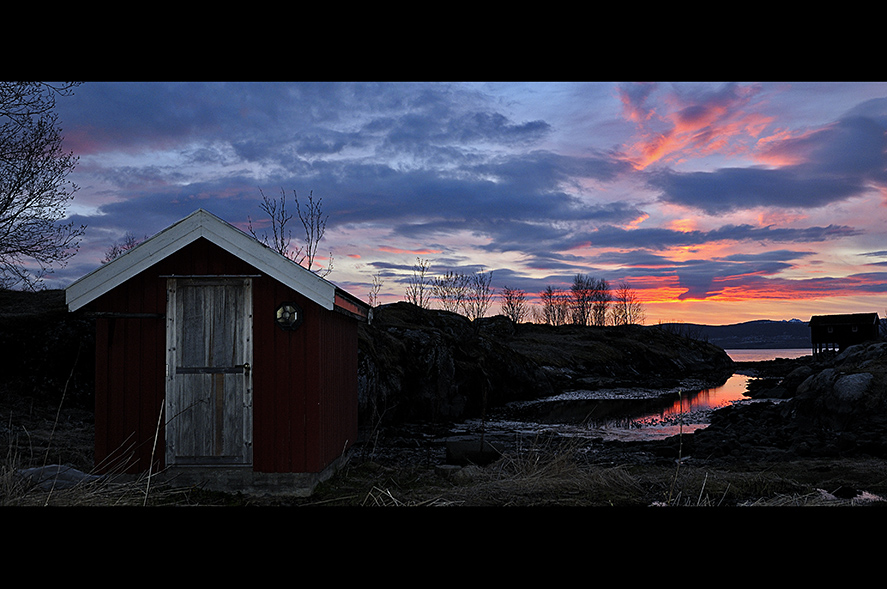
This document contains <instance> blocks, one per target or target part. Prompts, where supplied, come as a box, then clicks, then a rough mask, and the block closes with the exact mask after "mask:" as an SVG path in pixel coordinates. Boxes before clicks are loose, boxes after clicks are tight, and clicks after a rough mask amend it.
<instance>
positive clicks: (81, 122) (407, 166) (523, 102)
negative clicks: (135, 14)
mask: <svg viewBox="0 0 887 589" xmlns="http://www.w3.org/2000/svg"><path fill="white" fill-rule="evenodd" d="M58 112H59V118H60V125H61V127H62V129H63V134H64V136H65V146H66V149H69V150H71V151H73V152H74V154H75V155H77V156H79V163H78V165H77V168H76V169H75V171H74V173H73V174H72V175H71V176H70V179H71V180H72V181H73V182H74V183H75V184H77V185H78V186H79V187H80V188H79V190H78V191H77V192H76V194H75V198H74V200H73V201H72V204H71V205H70V206H69V210H68V212H69V213H70V214H71V220H73V221H75V222H76V223H78V224H79V223H82V224H85V225H87V229H86V234H85V237H84V240H83V242H82V246H81V248H80V251H79V253H78V254H77V255H76V256H75V257H74V258H73V259H72V260H71V262H69V264H68V265H67V267H65V268H62V269H58V270H56V272H55V273H54V274H53V275H51V276H50V278H49V279H48V280H47V281H46V284H47V286H48V287H51V288H57V287H64V286H67V285H68V284H69V283H70V282H71V281H73V280H75V279H77V278H79V277H80V276H82V275H84V274H86V273H88V272H90V271H91V270H93V269H95V268H96V267H98V265H99V264H100V261H101V259H102V257H103V256H104V255H105V253H106V251H107V250H108V248H109V247H110V246H111V245H112V244H113V243H114V242H115V241H117V240H119V239H121V238H122V237H123V236H124V234H126V233H127V232H130V233H132V234H134V235H135V236H136V237H139V238H143V237H145V236H150V235H153V234H154V233H156V232H158V231H160V230H162V229H164V228H165V227H167V226H169V225H171V224H172V223H174V222H176V221H178V220H179V219H181V218H183V217H185V216H186V215H188V214H190V213H191V212H193V211H194V210H196V209H198V208H204V209H206V210H208V211H210V212H211V213H213V214H215V215H217V216H219V217H221V218H222V219H224V220H226V221H228V222H230V223H232V224H233V225H235V226H237V227H240V228H242V229H246V228H247V222H248V218H251V219H252V220H253V225H254V226H255V227H256V228H258V229H259V230H260V231H261V223H262V222H264V221H265V218H264V215H263V213H262V212H261V210H260V209H259V205H260V203H261V193H260V190H261V191H264V193H265V194H266V195H268V196H270V197H278V196H279V195H280V192H281V189H283V190H284V191H286V193H287V194H288V195H289V196H291V195H292V192H293V190H295V191H297V193H298V194H299V196H300V200H304V199H306V198H307V196H308V193H309V192H311V191H313V194H314V197H315V198H322V199H323V206H324V211H325V212H326V213H327V214H329V221H328V224H327V231H326V235H325V238H324V241H323V242H322V244H321V247H320V250H321V252H323V253H324V254H326V253H327V252H329V251H330V250H331V251H332V254H333V271H332V273H331V274H330V275H329V276H328V279H329V280H331V281H332V282H334V283H336V284H337V285H339V286H341V287H342V288H344V289H345V290H348V291H349V292H351V293H352V294H354V295H357V296H359V297H361V298H363V299H364V300H366V299H367V294H368V293H369V291H370V288H371V286H372V282H373V275H376V274H378V275H380V276H381V277H382V280H383V289H382V295H381V297H380V298H381V302H393V301H397V300H403V299H404V291H405V287H406V284H405V281H406V278H407V277H408V276H409V275H410V274H411V273H412V268H413V266H414V264H415V263H416V258H417V257H420V258H422V259H423V260H428V262H429V264H430V271H431V273H432V274H443V273H445V272H446V271H448V270H453V271H457V272H464V273H471V272H474V271H476V270H478V269H481V268H482V269H484V270H486V271H492V272H493V275H492V285H493V287H495V288H496V289H497V290H501V288H502V287H503V286H508V287H511V288H517V289H522V290H524V291H526V292H527V293H528V295H535V293H538V292H539V291H541V290H543V289H544V288H545V287H546V285H552V286H554V287H563V288H568V287H569V285H570V284H571V283H572V280H573V277H574V276H575V275H576V274H577V273H582V274H588V275H590V276H594V277H600V278H605V279H606V280H608V281H609V282H610V284H611V285H617V284H619V283H620V282H623V281H624V282H627V283H628V284H629V285H630V286H631V287H632V288H634V289H635V290H636V292H637V294H638V296H639V297H640V299H641V300H642V301H643V303H644V306H645V308H646V315H647V318H646V323H647V324H648V325H649V324H655V323H658V322H660V321H661V322H666V321H689V322H695V323H706V324H712V325H723V324H728V323H736V322H741V321H748V320H753V319H774V320H781V319H791V318H799V319H802V320H805V321H806V320H808V319H809V318H810V316H811V315H815V314H820V313H850V312H878V313H879V314H881V315H882V316H883V315H884V313H885V311H887V223H885V221H887V165H885V164H887V151H885V144H887V135H885V132H887V83H881V82H878V83H869V82H865V83H864V82H763V83H757V82H741V83H731V82H726V83H715V82H680V83H673V82H665V81H661V82H652V83H634V82H632V83H622V82H564V83H556V82H490V83H486V82H470V83H461V82H410V83H406V82H372V83H370V82H360V83H345V82H319V83H300V82H293V83H290V82H261V83H259V82H241V83H203V82H200V83H197V82H177V83H160V82H144V83H142V82H107V83H105V82H86V83H84V84H83V85H82V86H80V87H78V88H77V89H76V91H75V94H74V96H72V97H67V98H61V99H60V100H59V103H58ZM293 229H294V232H296V233H298V231H297V230H299V227H298V226H295V227H293ZM498 309H499V304H498V301H496V302H495V303H494V305H493V307H492V308H491V313H496V312H498Z"/></svg>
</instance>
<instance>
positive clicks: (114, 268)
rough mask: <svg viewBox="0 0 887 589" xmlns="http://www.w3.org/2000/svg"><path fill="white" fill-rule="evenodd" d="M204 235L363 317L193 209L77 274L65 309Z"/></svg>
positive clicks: (324, 286)
mask: <svg viewBox="0 0 887 589" xmlns="http://www.w3.org/2000/svg"><path fill="white" fill-rule="evenodd" d="M200 238H204V239H207V240H209V241H210V242H212V243H214V244H215V245H217V246H219V247H220V248H222V249H224V250H225V251H227V252H229V253H231V254H233V255H235V256H237V257H238V258H240V259H241V260H243V261H245V262H247V263H248V264H250V265H251V266H253V267H254V268H256V269H257V270H259V271H260V272H263V273H265V274H267V275H268V276H270V277H272V278H274V279H275V280H277V281H278V282H281V283H282V284H284V285H286V286H288V287H290V288H292V289H293V290H295V291H297V292H299V293H301V294H302V295H304V296H305V297H307V298H308V299H309V300H311V301H313V302H315V303H317V304H318V305H320V306H321V307H323V308H324V309H327V310H333V309H336V308H341V309H342V310H345V311H348V312H349V313H352V314H355V315H358V316H361V317H364V318H366V317H367V315H368V311H369V306H368V305H366V304H365V303H363V302H362V301H360V300H359V299H357V298H355V297H353V296H352V295H350V294H348V293H347V292H345V291H344V290H342V289H340V288H339V287H337V286H336V285H335V284H333V283H332V282H329V281H328V280H326V279H324V278H322V277H320V276H318V275H317V274H315V273H313V272H311V271H309V270H307V269H306V268H304V267H302V266H300V265H299V264H297V263H295V262H294V261H292V260H290V259H289V258H287V257H286V256H283V255H281V254H279V253H277V252H276V251H274V250H273V249H271V248H269V247H268V246H266V245H264V244H263V243H261V242H259V241H258V240H256V239H255V238H253V237H252V236H250V235H247V234H246V233H244V232H243V231H241V230H240V229H237V228H236V227H234V226H233V225H231V224H229V223H227V222H225V221H223V220H222V219H220V218H218V217H216V216H215V215H213V214H211V213H209V212H207V211H206V210H204V209H199V210H197V211H194V212H193V213H191V214H190V215H188V216H187V217H185V218H184V219H182V220H180V221H178V222H177V223H174V224H173V225H170V226H169V227H167V228H166V229H164V230H163V231H161V232H159V233H157V234H156V235H154V236H153V237H151V238H150V239H148V240H146V241H144V242H143V243H141V244H139V245H138V246H136V247H134V248H132V249H131V250H129V251H127V252H126V253H124V254H123V255H121V256H119V257H117V258H115V259H113V260H112V261H110V262H108V263H107V264H103V265H102V266H100V267H99V268H97V269H95V270H94V271H92V272H90V273H89V274H87V275H85V276H83V277H82V278H80V279H79V280H77V281H75V282H74V283H72V284H71V285H70V286H68V288H67V289H65V298H66V302H67V305H68V310H69V311H76V310H77V309H79V308H81V307H83V306H85V305H87V304H89V303H90V302H92V301H94V300H95V299H97V298H98V297H100V296H102V295H103V294H105V293H107V292H108V291H110V290H111V289H113V288H115V287H117V286H119V285H121V284H123V283H124V282H126V281H127V280H129V279H130V278H132V277H133V276H135V275H137V274H139V273H140V272H142V271H143V270H146V269H147V268H150V267H151V266H153V265H154V264H156V263H157V262H159V261H161V260H163V259H164V258H166V257H167V256H169V255H171V254H173V253H175V252H177V251H179V250H180V249H182V248H183V247H185V246H187V245H188V244H190V243H192V242H194V241H196V240H197V239H200Z"/></svg>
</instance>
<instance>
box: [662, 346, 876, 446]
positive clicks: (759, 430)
mask: <svg viewBox="0 0 887 589" xmlns="http://www.w3.org/2000/svg"><path fill="white" fill-rule="evenodd" d="M782 367H783V369H784V370H786V371H787V372H788V374H787V375H786V376H785V377H783V378H782V379H776V378H771V379H769V380H770V381H771V385H773V386H768V387H765V388H763V389H761V390H758V391H756V392H755V393H754V394H753V396H754V397H755V398H758V399H774V398H778V399H780V401H779V402H777V403H768V402H764V403H755V404H750V405H737V406H733V407H728V408H726V409H721V410H719V411H716V412H714V413H713V414H712V417H711V424H710V425H709V426H708V427H707V428H705V429H704V430H700V431H697V432H695V433H694V434H693V435H692V436H689V437H687V438H685V439H684V440H683V441H684V444H685V445H684V449H685V450H686V451H687V452H691V453H694V454H695V455H696V456H702V457H724V456H729V457H733V458H737V459H742V460H759V459H763V458H779V459H793V458H796V457H811V456H815V457H840V456H860V455H866V456H874V457H879V458H884V457H887V342H877V343H870V344H860V345H857V346H852V347H850V348H847V350H845V351H844V352H842V353H841V354H840V355H838V356H837V357H835V358H833V359H832V360H829V361H820V362H814V361H813V360H811V359H810V357H807V359H799V360H798V361H797V362H796V363H795V365H794V367H792V365H788V364H783V366H782ZM771 376H772V375H771ZM774 381H775V384H774ZM673 442H674V441H673Z"/></svg>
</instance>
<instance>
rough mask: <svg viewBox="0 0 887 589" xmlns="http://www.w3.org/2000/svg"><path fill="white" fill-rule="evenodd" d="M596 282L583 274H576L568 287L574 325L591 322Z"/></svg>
mask: <svg viewBox="0 0 887 589" xmlns="http://www.w3.org/2000/svg"><path fill="white" fill-rule="evenodd" d="M595 288H596V281H595V280H594V279H593V278H589V277H588V276H587V275H585V274H577V275H576V277H575V278H574V279H573V285H572V286H571V287H570V295H571V296H572V320H573V323H574V324H575V325H588V324H589V323H590V322H591V315H592V309H593V308H594V302H595Z"/></svg>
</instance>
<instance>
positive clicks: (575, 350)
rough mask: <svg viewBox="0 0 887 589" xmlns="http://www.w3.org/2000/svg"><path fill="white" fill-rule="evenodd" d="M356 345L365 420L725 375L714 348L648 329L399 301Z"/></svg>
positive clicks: (726, 365)
mask: <svg viewBox="0 0 887 589" xmlns="http://www.w3.org/2000/svg"><path fill="white" fill-rule="evenodd" d="M359 343H360V356H359V362H360V366H359V390H360V415H361V420H362V422H363V423H364V424H372V423H380V422H389V423H396V422H403V421H447V420H456V419H462V418H465V417H476V416H481V415H483V413H484V411H485V410H486V409H488V408H490V407H495V406H499V405H502V404H504V403H507V402H510V401H516V400H528V399H536V398H540V397H544V396H548V395H552V394H555V393H558V392H562V391H564V390H570V389H577V388H585V389H589V388H595V387H599V386H613V385H614V384H622V385H625V384H643V385H649V384H650V383H655V384H656V385H657V386H670V384H671V383H672V382H673V381H676V380H677V379H681V378H687V377H692V376H699V377H704V378H706V379H711V380H717V379H718V377H719V376H723V378H726V375H728V374H729V373H730V372H732V361H731V360H730V358H729V357H728V356H727V354H726V353H725V352H724V351H723V350H722V349H720V348H718V347H716V346H713V345H711V344H707V343H705V342H700V341H696V340H692V339H688V338H685V337H681V336H677V335H674V334H670V333H667V332H665V331H664V330H661V329H658V328H655V327H641V326H626V327H606V328H596V327H580V326H562V327H552V326H546V325H535V324H514V323H513V322H511V321H510V320H508V319H507V318H505V317H503V316H496V317H489V318H484V319H481V320H479V321H477V322H471V321H470V320H468V319H467V318H466V317H464V316H462V315H458V314H456V313H450V312H446V311H439V310H426V309H421V308H419V307H417V306H415V305H412V304H409V303H405V302H401V303H394V304H391V305H383V306H381V307H378V308H376V309H375V310H374V314H373V321H372V323H371V324H369V325H362V326H361V331H360V339H359Z"/></svg>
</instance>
